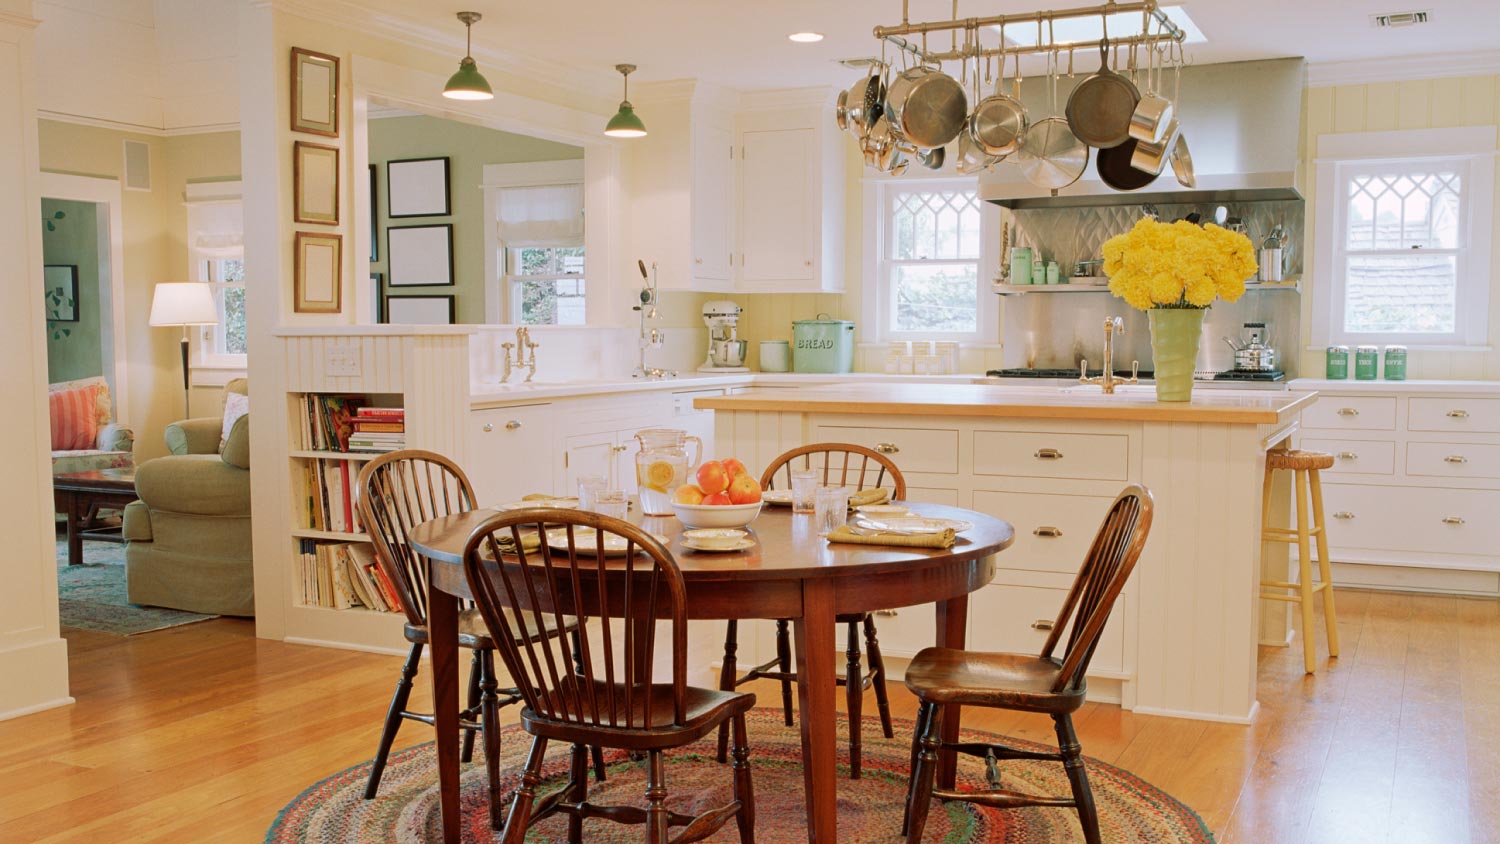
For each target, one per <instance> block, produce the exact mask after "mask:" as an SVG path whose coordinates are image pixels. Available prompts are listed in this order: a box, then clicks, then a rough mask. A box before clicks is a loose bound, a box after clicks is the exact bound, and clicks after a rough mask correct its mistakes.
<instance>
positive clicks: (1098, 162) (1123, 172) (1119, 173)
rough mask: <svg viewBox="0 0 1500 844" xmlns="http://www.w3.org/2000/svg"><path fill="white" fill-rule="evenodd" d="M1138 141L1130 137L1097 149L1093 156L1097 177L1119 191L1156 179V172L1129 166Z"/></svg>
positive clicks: (1141, 186) (1140, 185)
mask: <svg viewBox="0 0 1500 844" xmlns="http://www.w3.org/2000/svg"><path fill="white" fill-rule="evenodd" d="M1139 143H1140V141H1137V140H1136V139H1135V138H1130V139H1128V140H1126V141H1125V142H1124V143H1121V144H1116V145H1115V146H1112V147H1110V148H1108V149H1101V150H1099V155H1098V156H1096V157H1095V158H1094V168H1095V169H1096V170H1098V171H1099V179H1100V180H1101V181H1103V182H1104V183H1105V184H1106V185H1109V186H1110V187H1112V188H1114V189H1115V190H1120V191H1127V190H1140V189H1141V188H1143V187H1145V186H1146V185H1149V184H1151V183H1152V182H1154V181H1156V175H1157V174H1156V173H1148V172H1146V171H1143V170H1137V169H1136V168H1134V167H1132V166H1130V160H1131V158H1132V157H1133V156H1134V155H1135V150H1136V145H1137V144H1139ZM1158 172H1160V171H1158Z"/></svg>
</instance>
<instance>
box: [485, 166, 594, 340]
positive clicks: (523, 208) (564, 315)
mask: <svg viewBox="0 0 1500 844" xmlns="http://www.w3.org/2000/svg"><path fill="white" fill-rule="evenodd" d="M583 182H584V180H583V161H582V160H581V159H566V160H562V161H538V162H532V163H528V164H487V165H485V167H484V207H485V218H486V219H487V220H489V221H490V225H489V226H487V227H486V231H485V259H484V261H485V277H486V279H487V280H488V281H487V283H486V287H485V304H484V312H485V321H487V322H492V323H506V324H516V325H585V324H587V307H586V300H587V293H588V282H587V281H586V280H585V269H584V268H585V261H584V207H583V203H584V184H583Z"/></svg>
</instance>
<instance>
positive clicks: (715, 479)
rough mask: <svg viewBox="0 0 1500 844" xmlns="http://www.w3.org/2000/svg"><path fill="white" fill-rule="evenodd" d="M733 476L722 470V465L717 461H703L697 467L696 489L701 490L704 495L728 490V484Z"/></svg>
mask: <svg viewBox="0 0 1500 844" xmlns="http://www.w3.org/2000/svg"><path fill="white" fill-rule="evenodd" d="M732 480H734V476H733V475H731V474H729V471H728V470H727V469H725V468H724V464H723V463H720V462H719V461H717V460H705V461H703V465H702V466H699V467H698V488H699V489H701V490H703V494H704V495H713V494H714V493H716V492H723V491H724V490H726V489H729V482H730V481H732Z"/></svg>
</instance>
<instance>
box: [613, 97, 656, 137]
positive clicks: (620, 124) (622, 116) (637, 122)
mask: <svg viewBox="0 0 1500 844" xmlns="http://www.w3.org/2000/svg"><path fill="white" fill-rule="evenodd" d="M604 134H606V135H608V136H610V137H611V138H644V137H645V136H646V124H644V123H642V122H641V118H640V117H638V116H637V115H636V113H635V107H634V106H632V105H631V104H630V102H629V101H628V100H627V101H625V102H622V103H620V110H619V111H617V112H615V116H614V117H611V118H610V119H609V123H608V124H606V125H605V127H604Z"/></svg>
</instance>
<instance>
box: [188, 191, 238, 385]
mask: <svg viewBox="0 0 1500 844" xmlns="http://www.w3.org/2000/svg"><path fill="white" fill-rule="evenodd" d="M243 195H244V184H243V183H242V182H241V181H240V180H238V179H234V180H229V181H220V182H191V183H189V184H188V185H187V186H186V187H185V189H184V191H183V204H184V205H186V206H187V207H188V213H187V214H186V215H184V216H185V218H186V219H185V222H184V228H185V232H184V234H185V235H186V237H187V278H189V279H191V280H192V281H195V282H201V283H205V284H208V285H210V286H211V288H212V289H213V290H214V292H215V293H217V292H218V291H219V290H221V289H224V288H227V287H241V288H243V287H244V286H245V282H239V283H236V284H229V283H225V282H216V281H211V280H209V279H205V278H204V277H203V266H204V262H205V261H209V262H211V261H215V260H222V259H227V258H232V257H238V258H239V260H241V261H243V260H244V259H245V251H244V246H243V245H242V246H241V247H240V250H239V254H238V256H233V255H226V254H222V253H210V252H207V251H204V250H201V249H199V248H197V247H196V246H195V245H194V244H195V243H196V242H197V233H196V232H194V231H193V214H192V208H193V206H195V205H199V206H201V205H238V206H240V207H241V210H242V212H243V207H244V200H243ZM239 235H240V236H241V238H243V237H244V224H243V219H242V221H241V226H240V232H239ZM214 328H217V326H200V327H198V328H196V329H195V330H193V331H192V332H191V333H190V339H191V344H192V351H191V355H192V358H193V379H192V380H193V385H194V386H223V384H224V383H225V382H226V381H228V380H230V379H232V378H235V377H239V376H243V375H244V374H245V372H246V370H247V367H248V366H249V355H248V354H229V353H224V354H220V353H219V352H217V351H216V350H215V347H214V340H213V338H212V337H210V336H209V333H210V332H211V331H212V330H213V329H214ZM200 370H201V371H202V377H201V378H200V376H199V372H200Z"/></svg>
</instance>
